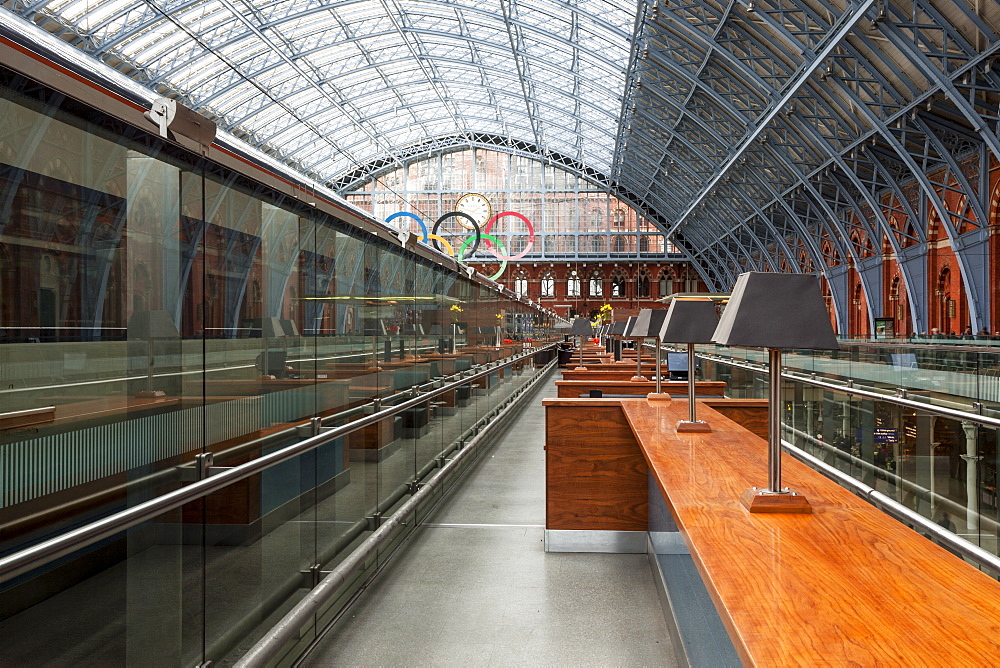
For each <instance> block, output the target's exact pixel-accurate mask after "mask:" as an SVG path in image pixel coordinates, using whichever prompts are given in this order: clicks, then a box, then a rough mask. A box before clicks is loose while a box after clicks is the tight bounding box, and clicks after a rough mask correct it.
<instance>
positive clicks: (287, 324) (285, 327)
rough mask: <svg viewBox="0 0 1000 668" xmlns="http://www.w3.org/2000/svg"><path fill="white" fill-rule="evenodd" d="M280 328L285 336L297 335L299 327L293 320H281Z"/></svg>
mask: <svg viewBox="0 0 1000 668" xmlns="http://www.w3.org/2000/svg"><path fill="white" fill-rule="evenodd" d="M281 329H282V331H284V332H285V336H298V335H299V328H298V326H297V325H296V324H295V321H294V320H282V321H281Z"/></svg>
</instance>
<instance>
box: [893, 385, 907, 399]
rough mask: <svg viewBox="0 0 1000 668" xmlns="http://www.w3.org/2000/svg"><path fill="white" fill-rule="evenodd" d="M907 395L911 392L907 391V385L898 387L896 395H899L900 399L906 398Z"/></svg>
mask: <svg viewBox="0 0 1000 668" xmlns="http://www.w3.org/2000/svg"><path fill="white" fill-rule="evenodd" d="M907 395H909V392H907V391H906V388H905V387H897V388H896V396H897V397H899V398H900V399H906V398H907Z"/></svg>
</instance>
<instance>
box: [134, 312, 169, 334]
mask: <svg viewBox="0 0 1000 668" xmlns="http://www.w3.org/2000/svg"><path fill="white" fill-rule="evenodd" d="M180 335H181V334H180V332H178V331H177V326H176V325H174V319H173V318H171V317H170V314H169V313H167V312H166V311H136V312H135V313H133V314H132V317H131V318H129V320H128V338H130V339H176V338H180Z"/></svg>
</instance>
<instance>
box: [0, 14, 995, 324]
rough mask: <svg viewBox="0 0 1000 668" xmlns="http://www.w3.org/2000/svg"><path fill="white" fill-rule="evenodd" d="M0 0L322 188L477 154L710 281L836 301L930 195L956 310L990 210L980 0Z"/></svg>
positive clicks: (990, 49) (988, 56) (911, 243)
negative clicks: (821, 278)
mask: <svg viewBox="0 0 1000 668" xmlns="http://www.w3.org/2000/svg"><path fill="white" fill-rule="evenodd" d="M0 6H3V7H5V8H7V9H8V10H10V11H13V12H14V13H16V14H18V15H19V16H21V17H22V18H24V19H27V20H29V21H32V22H33V23H35V24H36V25H38V26H40V27H41V28H42V29H43V30H45V31H47V32H48V33H49V34H51V35H55V36H57V37H58V38H59V39H61V40H63V41H64V42H66V43H69V44H72V45H74V46H76V47H77V48H79V49H80V50H82V51H84V52H86V53H89V54H90V55H91V56H93V57H95V58H97V59H99V60H101V61H103V62H104V63H107V64H108V65H110V66H112V67H115V68H118V69H119V70H121V71H122V72H124V73H125V74H127V75H128V76H131V77H132V78H133V79H135V80H137V81H139V82H141V83H143V84H145V85H147V86H149V87H150V88H152V89H153V90H156V91H157V92H158V93H160V94H163V95H171V96H176V97H179V98H180V99H182V101H184V102H186V103H187V104H188V105H189V106H191V107H193V108H195V109H197V110H199V111H201V112H202V113H206V114H207V115H209V116H212V117H213V118H215V119H216V120H217V122H218V123H219V125H220V126H221V128H222V129H224V130H228V131H229V132H230V133H232V134H233V135H236V136H237V137H241V138H243V139H245V140H246V141H248V142H249V143H251V144H252V145H254V146H256V147H258V148H260V149H261V150H262V151H264V152H265V153H267V154H270V155H272V156H274V157H275V158H277V159H279V160H282V161H284V162H285V163H286V164H288V165H290V166H292V167H293V168H296V169H299V170H300V171H302V172H304V173H306V174H307V175H309V176H310V177H313V178H318V179H320V180H321V181H322V182H324V183H325V184H327V185H329V186H330V187H331V188H333V189H334V190H336V191H337V192H340V193H347V192H351V191H352V190H354V189H356V188H358V187H361V186H362V184H364V183H365V182H367V181H369V180H370V179H371V178H373V177H377V176H378V175H379V174H382V173H386V172H389V171H392V170H395V169H398V168H399V167H401V166H403V165H404V164H408V163H409V162H411V161H413V160H419V159H422V158H425V157H427V156H429V155H432V154H436V153H438V152H441V151H447V150H463V149H467V148H470V147H474V148H485V149H488V150H500V151H505V152H508V153H511V154H513V155H518V156H521V157H528V158H538V159H541V160H542V161H544V162H547V163H549V164H553V165H557V166H559V167H561V168H563V169H566V170H568V171H570V172H572V173H574V174H577V175H578V176H580V177H582V178H585V179H587V180H589V181H591V182H593V183H597V184H599V185H600V186H601V187H602V188H606V189H607V191H608V192H609V194H613V195H614V196H615V197H617V198H619V199H620V200H622V201H624V202H626V203H628V204H629V205H630V206H633V207H635V208H636V210H637V211H640V212H641V215H642V216H643V217H644V218H645V219H647V220H649V221H651V222H652V223H654V224H656V225H658V226H659V227H660V228H661V229H662V230H664V231H665V232H666V234H667V236H668V237H669V238H670V240H671V241H672V242H673V243H675V244H676V245H677V247H678V248H680V249H682V250H683V251H684V252H686V253H688V254H689V256H690V257H691V259H692V261H693V262H694V263H695V266H697V267H698V270H699V271H700V272H701V276H702V278H703V279H704V280H705V282H706V284H707V285H708V286H709V287H710V288H711V289H713V290H723V289H726V288H728V287H729V286H731V285H732V284H733V282H734V281H735V279H736V276H737V275H738V274H739V273H740V272H742V271H747V270H758V271H784V270H788V271H820V272H822V273H824V274H825V275H826V276H827V278H828V280H829V281H830V284H831V286H833V288H832V289H834V291H835V292H836V291H837V290H840V296H839V297H838V299H840V300H841V301H843V300H845V299H846V296H845V295H846V292H844V290H845V288H844V287H843V285H846V283H845V281H846V279H845V278H843V277H844V276H846V275H847V274H846V273H845V271H844V267H846V266H848V265H849V264H850V263H853V264H854V265H855V266H862V265H863V264H864V261H865V260H866V259H867V256H866V253H867V252H868V251H867V250H866V249H870V248H875V249H888V250H889V251H890V252H892V253H895V255H896V256H897V257H903V256H909V255H912V254H913V253H914V251H913V250H911V248H914V247H916V248H917V249H919V248H920V247H922V246H924V245H926V243H927V241H928V234H927V230H928V225H929V223H928V220H929V217H930V216H931V214H933V217H934V218H935V219H936V220H939V221H942V222H941V224H942V226H943V233H944V234H945V235H946V236H947V237H948V239H949V240H950V241H951V242H952V246H953V248H955V249H958V250H957V257H958V261H959V263H960V264H961V265H962V275H963V277H965V278H967V279H968V285H969V286H970V287H969V288H968V289H969V290H970V299H969V301H970V303H975V302H976V301H977V297H976V294H978V292H984V291H985V290H986V289H987V285H988V283H989V281H990V280H992V279H991V278H990V275H989V274H988V272H986V270H985V269H984V267H986V266H987V264H986V263H984V262H983V261H982V260H981V259H980V256H978V255H976V253H977V252H978V251H977V250H976V249H977V248H978V247H979V245H978V244H979V243H980V241H978V240H977V241H975V242H969V241H968V239H972V238H973V237H974V236H975V235H982V234H985V233H986V231H987V227H988V225H989V224H990V220H991V217H990V212H989V210H988V208H989V204H990V202H991V201H992V200H990V199H989V197H987V194H988V193H987V190H988V189H987V188H986V187H985V186H984V183H981V180H982V179H981V178H980V177H979V176H977V171H976V170H980V167H979V166H982V165H987V164H995V163H996V162H997V161H1000V136H998V134H997V132H996V128H998V127H1000V111H998V109H1000V3H997V2H995V1H994V2H982V1H981V0H643V1H642V2H638V3H636V2H634V0H630V1H629V2H624V1H622V0H454V1H451V0H342V1H336V0H294V1H293V0H145V1H140V0H0ZM95 69H96V68H95ZM963 235H970V236H968V237H966V239H965V240H963V239H960V237H962V236H963ZM975 238H976V239H978V237H975ZM903 267H904V268H903V270H902V272H903V281H904V283H905V287H906V291H907V294H918V291H919V290H921V289H922V287H921V286H922V279H921V278H920V276H921V274H920V272H919V271H918V270H917V269H915V268H913V269H911V268H909V267H908V265H906V263H903ZM866 280H868V279H866ZM871 280H872V281H874V279H871ZM838 281H839V283H838ZM842 284H843V285H842ZM838 286H840V287H838ZM870 287H871V289H870V290H869V299H868V303H869V304H876V303H877V300H876V299H874V297H875V296H877V295H878V294H879V291H878V290H877V289H875V286H874V282H873V284H872V286H870ZM977 291H978V292H977ZM973 293H976V294H973ZM915 303H917V300H914V301H913V302H911V304H915ZM913 316H914V322H919V321H920V317H921V314H919V313H916V312H914V314H913ZM979 317H980V316H979V314H973V318H972V320H973V322H975V323H977V325H976V327H975V328H976V329H978V327H979V325H978V323H979Z"/></svg>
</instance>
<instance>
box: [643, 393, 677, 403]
mask: <svg viewBox="0 0 1000 668" xmlns="http://www.w3.org/2000/svg"><path fill="white" fill-rule="evenodd" d="M646 400H647V401H659V402H661V403H664V404H666V403H670V402H671V401H672V399H671V398H670V395H669V394H667V393H666V392H660V393H659V394H657V393H656V392H650V393H649V394H647V395H646Z"/></svg>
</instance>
